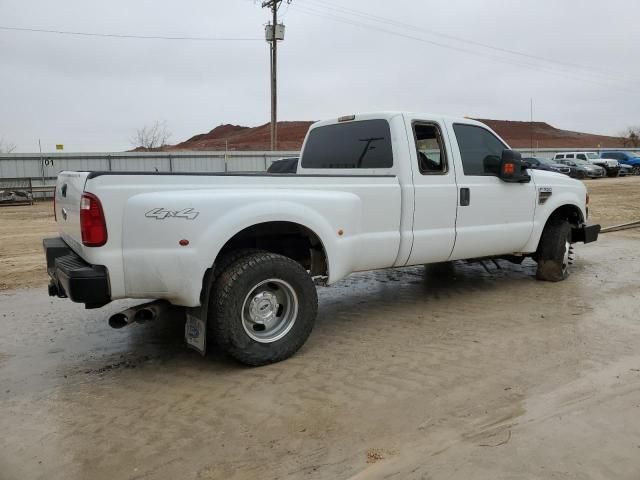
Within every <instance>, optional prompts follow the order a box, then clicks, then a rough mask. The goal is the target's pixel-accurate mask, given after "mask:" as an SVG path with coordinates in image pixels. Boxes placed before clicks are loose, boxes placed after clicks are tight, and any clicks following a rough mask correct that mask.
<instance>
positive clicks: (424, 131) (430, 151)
mask: <svg viewBox="0 0 640 480" xmlns="http://www.w3.org/2000/svg"><path fill="white" fill-rule="evenodd" d="M413 136H414V139H415V143H416V153H417V157H418V168H419V170H420V173H421V174H423V175H430V174H438V173H445V172H446V171H447V156H446V152H445V148H444V142H443V141H442V134H441V133H440V129H439V128H438V127H437V126H436V125H434V124H430V123H415V124H414V125H413Z"/></svg>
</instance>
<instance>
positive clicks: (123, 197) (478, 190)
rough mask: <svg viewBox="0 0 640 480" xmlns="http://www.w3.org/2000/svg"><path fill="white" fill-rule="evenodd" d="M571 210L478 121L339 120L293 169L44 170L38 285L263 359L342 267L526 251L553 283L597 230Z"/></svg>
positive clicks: (578, 194) (315, 130)
mask: <svg viewBox="0 0 640 480" xmlns="http://www.w3.org/2000/svg"><path fill="white" fill-rule="evenodd" d="M587 203H588V195H587V192H586V189H585V187H584V185H583V184H582V182H580V181H577V180H573V179H571V178H569V177H567V176H565V175H562V174H559V173H554V172H546V171H541V170H527V169H526V168H525V165H524V164H523V163H522V162H521V160H520V155H519V154H518V153H516V152H514V151H512V150H510V149H509V147H508V146H507V144H506V143H505V142H504V141H503V140H501V139H500V137H498V135H496V134H495V133H494V132H493V131H492V130H491V129H490V128H488V127H487V126H486V125H483V124H481V123H479V122H476V121H472V120H469V119H462V118H460V119H458V118H448V117H443V116H436V115H422V114H413V113H397V112H395V113H378V114H367V115H350V116H347V117H341V118H338V119H333V120H328V121H324V122H319V123H316V124H314V125H313V126H312V127H311V129H310V130H309V133H308V134H307V137H306V139H305V142H304V146H303V151H302V155H301V158H300V161H299V165H298V168H297V172H296V173H295V174H266V173H252V174H226V173H225V174H222V173H213V174H198V173H144V172H139V173H132V172H121V173H116V172H62V173H60V175H59V176H58V182H57V186H56V192H55V207H54V208H55V212H56V218H57V223H58V228H59V232H60V236H59V237H56V238H50V239H46V240H45V241H44V248H45V251H46V258H47V267H48V272H49V275H50V277H51V283H50V286H49V293H50V295H52V296H58V297H63V298H64V297H69V298H70V299H71V300H73V301H74V302H81V303H84V304H85V305H86V307H87V308H97V307H101V306H103V305H106V304H107V303H109V302H111V301H112V300H116V299H123V298H140V299H157V300H156V301H155V302H153V303H150V304H145V305H141V306H139V307H134V308H132V309H129V310H127V311H124V312H122V313H119V314H117V315H114V316H113V317H111V318H110V320H109V321H110V324H111V325H112V326H113V327H122V326H124V325H127V324H128V323H130V322H133V321H137V320H144V319H149V318H153V316H154V315H156V314H158V312H159V310H161V309H162V308H163V306H165V305H169V304H172V305H174V306H182V307H185V311H186V318H187V321H186V327H185V337H186V339H187V342H188V343H189V344H190V345H191V346H193V347H194V348H196V349H198V350H199V351H201V352H203V353H204V351H205V342H206V339H207V337H209V338H210V339H212V340H215V341H216V343H217V344H218V345H219V346H220V347H221V348H222V349H223V350H224V351H226V352H227V353H228V354H230V355H231V356H233V357H235V358H236V359H237V360H239V361H241V362H244V363H246V364H249V365H263V364H267V363H271V362H275V361H279V360H283V359H285V358H287V357H289V356H291V355H292V354H294V353H295V352H296V351H297V350H298V349H299V348H300V347H301V346H302V345H303V343H304V342H305V341H306V339H307V337H308V336H309V334H310V333H311V330H312V328H313V324H314V321H315V317H316V313H317V302H318V300H317V294H316V287H315V284H316V283H326V284H332V283H335V282H337V281H338V280H341V279H343V278H345V277H346V276H347V275H349V274H350V273H352V272H357V271H365V270H374V269H381V268H393V267H404V266H408V265H417V264H429V263H438V262H450V261H453V260H460V259H478V258H505V259H507V260H511V261H514V262H517V263H519V262H522V260H523V259H524V258H526V257H531V258H533V259H534V260H536V261H537V262H538V270H537V277H538V279H540V280H548V281H559V280H562V279H564V278H566V276H567V274H568V266H569V264H570V260H571V257H570V252H571V250H572V246H571V244H572V243H575V242H584V243H587V242H592V241H595V240H597V238H598V233H599V231H600V227H599V226H598V225H587V223H586V221H587ZM207 329H208V335H207Z"/></svg>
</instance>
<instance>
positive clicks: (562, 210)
mask: <svg viewBox="0 0 640 480" xmlns="http://www.w3.org/2000/svg"><path fill="white" fill-rule="evenodd" d="M563 220H566V221H568V222H569V223H570V224H571V225H572V226H574V227H579V226H580V225H582V224H583V223H584V218H583V217H582V212H581V211H580V209H579V208H578V207H576V206H575V205H563V206H561V207H558V208H556V209H555V210H554V211H553V213H552V214H551V215H550V216H549V219H548V220H547V223H546V224H545V228H546V226H547V225H549V224H550V223H556V222H559V221H563Z"/></svg>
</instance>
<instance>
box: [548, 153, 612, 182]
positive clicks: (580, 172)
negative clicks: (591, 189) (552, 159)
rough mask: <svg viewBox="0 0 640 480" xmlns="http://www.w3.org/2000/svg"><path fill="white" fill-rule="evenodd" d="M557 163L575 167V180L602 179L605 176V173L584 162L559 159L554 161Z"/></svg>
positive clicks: (599, 168) (602, 169)
mask: <svg viewBox="0 0 640 480" xmlns="http://www.w3.org/2000/svg"><path fill="white" fill-rule="evenodd" d="M556 162H558V163H562V164H564V165H568V166H570V167H575V169H576V171H577V178H602V177H606V176H607V171H606V170H605V169H604V168H602V167H600V166H598V165H594V164H593V163H591V162H587V161H586V160H578V159H577V158H567V159H562V158H559V159H557V160H556Z"/></svg>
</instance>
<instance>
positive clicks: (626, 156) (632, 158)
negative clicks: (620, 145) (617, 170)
mask: <svg viewBox="0 0 640 480" xmlns="http://www.w3.org/2000/svg"><path fill="white" fill-rule="evenodd" d="M601 156H602V158H612V159H614V160H617V161H618V162H620V163H621V164H623V165H629V166H630V167H631V171H632V173H633V175H640V157H639V156H638V154H637V153H631V152H621V151H610V152H602V153H601Z"/></svg>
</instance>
